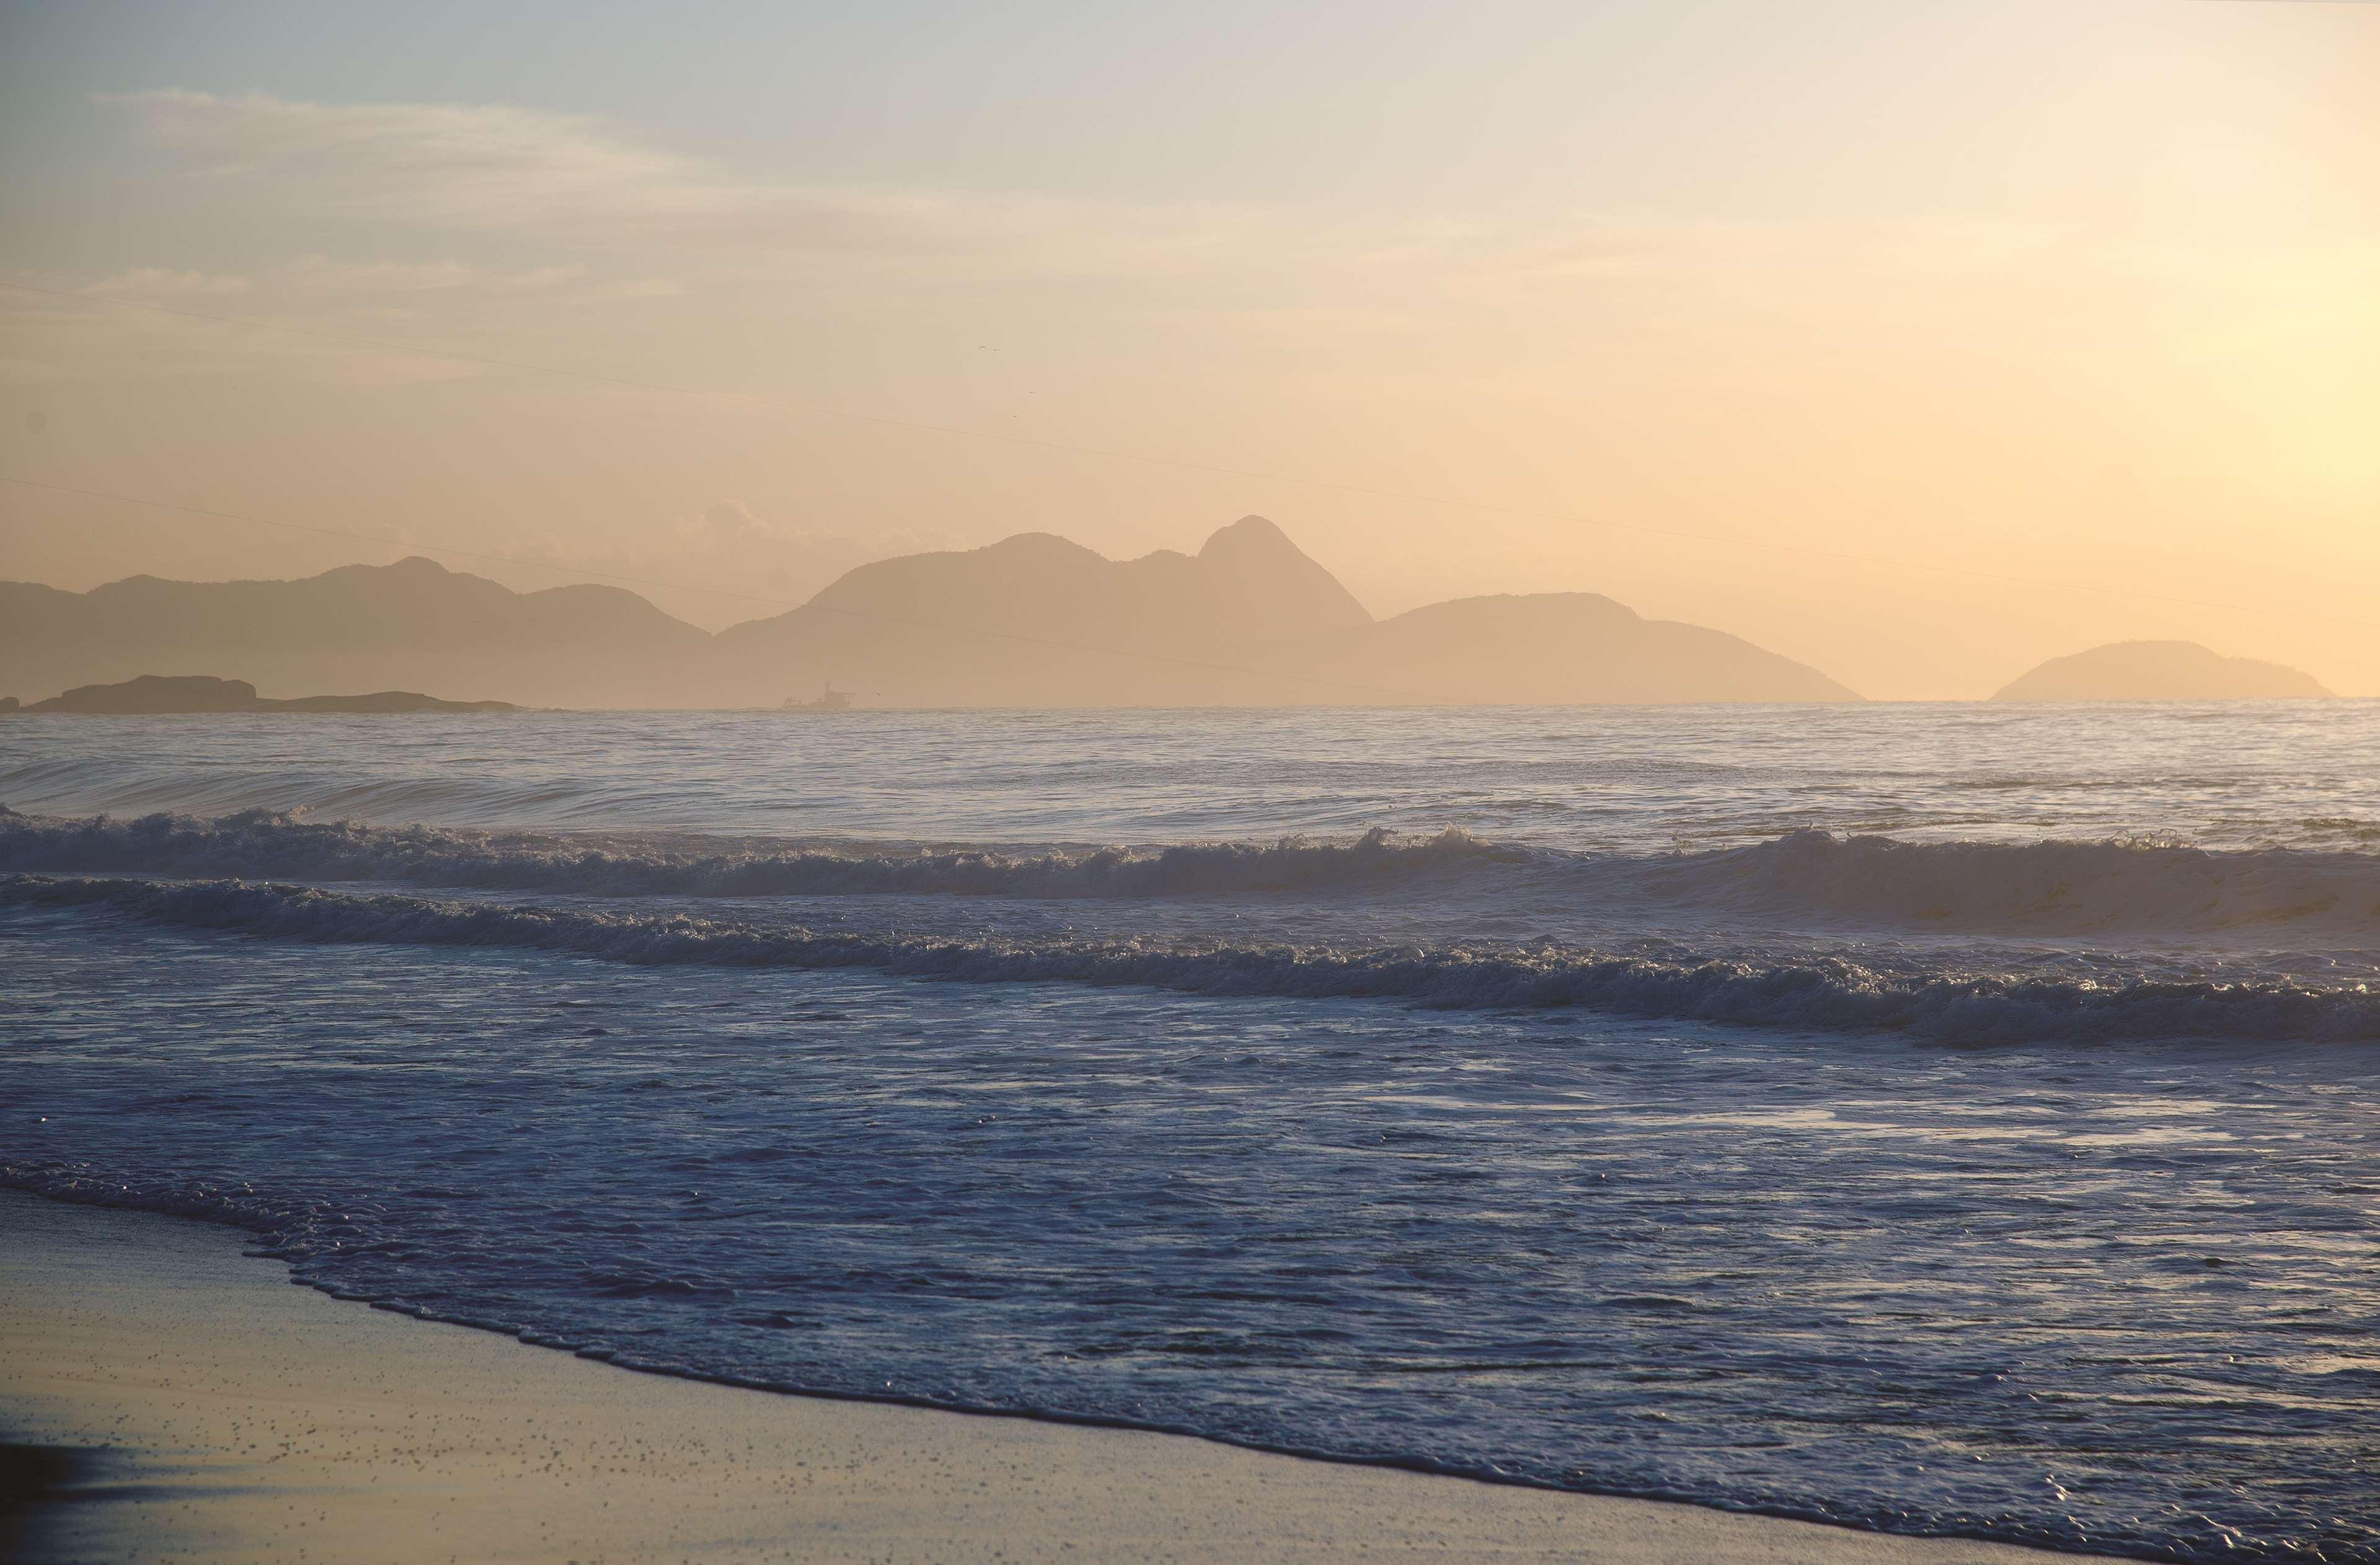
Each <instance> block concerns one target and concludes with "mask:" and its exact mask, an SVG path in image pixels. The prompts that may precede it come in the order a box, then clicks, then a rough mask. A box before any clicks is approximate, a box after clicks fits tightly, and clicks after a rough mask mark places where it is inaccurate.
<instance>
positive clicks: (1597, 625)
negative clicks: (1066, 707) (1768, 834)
mask: <svg viewBox="0 0 2380 1565" xmlns="http://www.w3.org/2000/svg"><path fill="white" fill-rule="evenodd" d="M1291 661H1292V662H1293V666H1294V667H1295V668H1296V669H1297V670H1298V671H1299V672H1301V673H1307V674H1310V675H1316V676H1320V677H1326V678H1331V679H1339V680H1344V681H1348V682H1350V683H1364V684H1369V685H1378V686H1384V687H1386V688H1388V689H1390V690H1394V691H1396V692H1399V693H1401V694H1402V695H1403V696H1404V697H1405V698H1407V699H1418V700H1425V701H1476V700H1479V699H1481V698H1482V697H1481V695H1480V694H1479V693H1480V692H1485V691H1494V692H1495V693H1496V694H1495V697H1494V699H1496V700H1497V701H1500V702H1507V703H1512V704H1515V705H1531V706H1567V705H1574V704H1584V703H1593V702H1660V701H1856V700H1858V699H1860V698H1859V697H1858V696H1857V695H1855V694H1854V693H1852V691H1851V690H1848V689H1846V688H1845V687H1844V686H1842V685H1838V684H1836V683H1835V682H1834V681H1833V680H1831V679H1829V678H1828V677H1827V676H1826V675H1825V674H1823V673H1819V672H1818V671H1817V670H1815V669H1814V668H1810V667H1808V666H1807V665H1805V664H1802V663H1797V662H1794V661H1792V660H1791V659H1789V658H1781V657H1779V656H1778V655H1777V654H1776V653H1774V652H1768V651H1764V650H1762V649H1760V648H1758V647H1755V646H1754V645H1753V644H1752V643H1751V642H1749V641H1745V640H1743V639H1741V638H1740V637H1733V636H1730V635H1728V634H1726V633H1725V632H1723V631H1717V630H1706V629H1704V628H1703V627H1702V626H1700V625H1681V624H1679V623H1677V622H1676V621H1673V620H1648V619H1645V618H1644V617H1643V616H1642V615H1640V614H1638V613H1636V612H1635V611H1634V610H1633V609H1631V608H1628V607H1627V606H1625V605H1624V604H1621V603H1616V602H1614V601H1611V600H1610V599H1609V598H1606V597H1603V596H1601V595H1599V594H1597V593H1592V592H1540V593H1533V594H1529V595H1526V596H1520V597H1515V596H1511V595H1504V596H1498V597H1488V598H1458V599H1455V600H1453V601H1450V602H1445V603H1433V604H1431V605H1429V606H1428V607H1427V608H1423V609H1415V610H1414V611H1413V612H1411V613H1404V614H1399V615H1398V616H1397V617H1396V618H1394V619H1391V620H1384V621H1381V622H1379V623H1378V624H1375V625H1368V626H1366V627H1364V628H1363V629H1361V630H1354V631H1342V632H1340V633H1338V634H1336V635H1333V636H1330V637H1322V638H1319V639H1318V640H1316V641H1313V642H1311V643H1308V644H1307V645H1305V647H1303V648H1300V649H1297V651H1296V652H1295V653H1293V654H1292V657H1291Z"/></svg>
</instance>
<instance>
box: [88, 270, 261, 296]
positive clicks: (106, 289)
mask: <svg viewBox="0 0 2380 1565" xmlns="http://www.w3.org/2000/svg"><path fill="white" fill-rule="evenodd" d="M248 286H249V284H248V279H247V278H245V277H217V276H212V275H210V274H209V273H204V272H175V271H170V270H168V269H166V268H164V267H162V266H135V267H131V268H128V269H127V270H126V271H122V272H118V273H115V274H114V275H113V276H108V277H103V278H101V279H100V280H99V281H97V282H96V283H88V284H85V285H83V289H82V291H83V292H84V293H87V294H89V295H91V297H94V298H134V299H176V298H179V299H187V298H209V297H222V296H225V295H227V294H244V293H246V292H248Z"/></svg>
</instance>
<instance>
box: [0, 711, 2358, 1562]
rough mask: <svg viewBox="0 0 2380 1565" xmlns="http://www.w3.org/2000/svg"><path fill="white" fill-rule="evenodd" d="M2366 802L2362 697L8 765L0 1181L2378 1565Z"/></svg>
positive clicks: (1595, 1457) (713, 1304)
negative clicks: (156, 815) (2259, 703)
mask: <svg viewBox="0 0 2380 1565" xmlns="http://www.w3.org/2000/svg"><path fill="white" fill-rule="evenodd" d="M2376 757H2380V707H2375V706H2374V705H2373V704H2370V703H2304V704H2277V705H2274V706H2269V707H2209V708H2204V709H2195V708H2187V707H2180V708H2161V709H2157V708H2135V709H2123V708H2112V709H2107V708H2103V709H2051V710H2034V711H2027V710H2018V711H2006V710H1995V709H1989V708H1984V709H1976V708H1954V707H1942V708H1883V709H1773V710H1762V709H1751V710H1715V709H1701V710H1585V711H1479V712H1445V711H1432V712H1427V713H1419V712H1416V713H1381V712H1362V713H1331V712H1321V713H1311V712H1305V713H1294V714H1286V713H1283V714H1273V713H1252V714H1251V713H1233V714H1140V713H1122V714H1118V713H1101V714H955V713H952V714H935V713H928V714H858V715H856V716H855V717H852V718H848V719H826V720H815V719H814V720H807V721H804V720H788V719H773V718H769V717H765V716H757V715H746V714H719V715H685V714H678V715H664V714H655V715H621V716H600V717H569V716H562V715H538V716H529V717H521V718H408V719H380V720H348V719H333V720H313V721H307V720H293V719H212V720H177V719H157V720H141V719H42V720H17V721H13V722H10V723H9V724H8V725H7V726H6V727H0V801H5V802H6V804H7V805H9V806H10V807H13V808H14V809H15V810H16V811H18V812H19V813H18V814H17V815H15V816H12V817H6V818H0V940H5V941H6V959H7V965H8V975H9V979H8V985H7V999H6V1002H5V1004H0V1049H5V1050H6V1056H5V1059H6V1068H5V1070H0V1163H5V1165H6V1177H7V1178H8V1179H10V1180H11V1181H12V1182H13V1183H18V1184H21V1185H24V1186H27V1187H30V1188H35V1189H42V1190H48V1191H52V1192H55V1193H61V1194H71V1195H78V1196H79V1197H82V1198H90V1199H103V1200H109V1201H120V1202H126V1203H130V1204H135V1205H141V1206H149V1207H160V1208H164V1209H168V1210H180V1211H195V1212H201V1213H205V1214H209V1215H213V1216H218V1217H223V1218H226V1219H230V1220H233V1221H237V1222H240V1223H243V1224H245V1225H247V1226H249V1227H250V1228H252V1229H254V1230H256V1231H260V1232H261V1233H263V1234H265V1235H267V1236H268V1243H269V1244H271V1245H272V1246H273V1248H274V1249H276V1250H277V1251H278V1252H279V1253H280V1254H283V1255H285V1256H287V1257H288V1258H289V1259H290V1260H291V1261H292V1263H293V1264H294V1265H295V1266H296V1267H297V1269H298V1272H299V1274H300V1275H301V1276H303V1277H304V1278H306V1279H307V1280H310V1281H313V1282H316V1283H318V1284H319V1285H322V1286H323V1287H326V1288H329V1289H331V1290H333V1291H334V1292H341V1293H344V1294H349V1295H353V1296H357V1297H362V1298H370V1299H375V1300H380V1301H383V1302H386V1303H389V1304H393V1305H395V1306H397V1307H401V1308H404V1309H407V1310H411V1311H414V1312H416V1313H420V1314H424V1315H431V1316H442V1317H446V1318H454V1319H461V1320H468V1321H473V1322H477V1323H480V1324H485V1325H492V1326H497V1327H501V1328H505V1329H509V1330H514V1331H517V1332H519V1333H521V1334H523V1335H524V1336H527V1337H528V1338H529V1339H530V1340H532V1341H541V1342H548V1343H552V1344H553V1345H556V1346H558V1347H565V1348H570V1349H575V1350H577V1351H579V1352H583V1353H591V1354H599V1355H603V1356H609V1357H613V1358H617V1359H619V1360H622V1361H625V1362H630V1363H636V1364H640V1365H648V1366H654V1367H666V1368H674V1369H679V1370H683V1371H686V1372H691V1373H698V1374H706V1375H714V1376H722V1377H732V1378H736V1379H742V1380H747V1381H751V1382H754V1383H759V1384H763V1385H771V1386H780V1387H787V1388H799V1389H821V1390H832V1391H838V1392H846V1393H854V1394H871V1395H887V1396H898V1397H904V1398H914V1399H918V1400H923V1401H936V1402H942V1403H948V1404H951V1405H957V1406H966V1407H1000V1408H1009V1409H1025V1410H1034V1411H1040V1412H1045V1413H1057V1414H1065V1415H1075V1416H1086V1417H1099V1418H1115V1419H1123V1420H1127V1421H1131V1422H1135V1423H1143V1424H1148V1425H1159V1426H1163V1427H1170V1428H1180V1429H1185V1430H1191V1431H1195V1432H1199V1433H1204V1434H1208V1435H1213V1436H1217V1437H1220V1438H1231V1439H1235V1440H1241V1441H1245V1442H1249V1443H1254V1444H1258V1445H1264V1446H1271V1447H1280V1448H1284V1449H1291V1450H1307V1451H1315V1452H1320V1453H1327V1454H1338V1455H1345V1456H1351V1457H1365V1458H1373V1459H1387V1460H1393V1461H1400V1462H1410V1463H1415V1464H1418V1465H1427V1466H1436V1467H1443V1468H1448V1469H1452V1470H1457V1471H1463V1472H1473V1473H1480V1474H1493V1475H1500V1476H1503V1477H1506V1478H1511V1479H1514V1480H1518V1481H1525V1482H1532V1483H1540V1484H1550V1485H1557V1486H1571V1487H1581V1488H1588V1489H1600V1490H1617V1491H1624V1492H1632V1493H1643V1494H1655V1495H1664V1496H1671V1497H1677V1498H1691V1499H1697V1500H1702V1501H1705V1502H1707V1503H1714V1504H1721V1505H1732V1506H1745V1507H1756V1508H1761V1509H1767V1510H1782V1511H1788V1512H1791V1513H1796V1514H1803V1515H1809V1516H1815V1517H1821V1518H1827V1519H1832V1520H1838V1521H1842V1522H1847V1523H1853V1524H1859V1525H1868V1526H1880V1527H1887V1528H1891V1529H1895V1530H1901V1531H1915V1532H1932V1533H1954V1534H1974V1535H1992V1536H2001V1537H2010V1538H2019V1539H2024V1540H2028V1541H2034V1542H2045V1543H2050V1544H2055V1545H2064V1546H2069V1547H2086V1546H2087V1547H2099V1548H2109V1549H2117V1550H2122V1551H2129V1552H2134V1553H2139V1554H2143V1555H2145V1556H2148V1557H2155V1558H2172V1559H2216V1558H2222V1559H2328V1560H2347V1559H2365V1560H2370V1559H2380V1531H2375V1526H2374V1518H2375V1517H2380V767H2375V766H2374V758H2376ZM163 811H172V812H179V813H178V816H177V817H176V818H174V819H135V818H136V817H139V816H140V815H143V814H150V813H152V812H163ZM100 812H109V813H110V814H111V815H112V816H113V817H114V819H108V820H104V821H101V820H93V819H88V818H89V817H91V816H93V815H96V814H98V813H100ZM291 812H297V813H291ZM75 818H81V819H75ZM1449 827H1453V828H1458V829H1459V830H1458V831H1453V832H1447V831H1445V830H1444V829H1446V828H1449ZM1374 828H1381V829H1385V833H1384V834H1383V833H1376V834H1374V835H1372V836H1369V837H1366V836H1364V835H1363V833H1365V832H1366V831H1370V830H1371V829H1374ZM1284 838H1293V839H1297V838H1302V839H1303V840H1293V841H1287V842H1284V841H1283V839H1284Z"/></svg>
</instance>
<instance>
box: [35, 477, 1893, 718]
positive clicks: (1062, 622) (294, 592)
mask: <svg viewBox="0 0 2380 1565" xmlns="http://www.w3.org/2000/svg"><path fill="white" fill-rule="evenodd" d="M150 673H162V674H180V673H223V674H234V675H237V677H239V678H241V679H245V680H248V681H250V682H252V683H253V684H254V685H257V686H258V687H259V688H260V689H261V690H266V691H276V692H277V691H304V690H321V689H388V688H401V689H407V690H437V691H440V692H442V693H443V694H445V695H449V696H452V697H457V698H501V699H504V700H508V701H516V702H521V703H524V704H530V705H539V706H558V707H661V706H685V707H738V706H774V705H776V704H778V703H779V702H780V701H782V700H783V699H784V698H786V697H788V696H807V695H810V694H812V693H815V692H816V691H817V690H819V689H820V687H821V686H824V685H836V686H839V687H841V688H843V689H846V690H850V691H852V692H854V693H856V696H857V698H858V700H859V701H860V703H861V704H863V705H868V706H894V707H922V706H1218V705H1268V706H1271V705H1376V704H1403V703H1412V702H1425V703H1428V702H1463V703H1482V704H1512V703H1545V704H1571V703H1590V702H1658V701H1848V700H1857V699H1859V698H1858V697H1857V696H1856V695H1855V694H1853V693H1852V691H1850V690H1848V689H1846V688H1844V687H1843V686H1842V685H1839V684H1837V683H1836V682H1835V681H1833V680H1831V679H1829V678H1828V677H1827V676H1826V675H1825V674H1822V673H1818V672H1817V671H1816V670H1815V669H1812V668H1809V667H1807V666H1806V665H1803V664H1802V663H1797V662H1794V661H1791V660H1790V659H1787V658H1783V657H1779V656H1778V655H1777V654H1775V653H1772V652H1767V651H1764V650H1763V649H1760V648H1758V647H1755V646H1754V645H1752V644H1751V643H1750V642H1747V641H1744V640H1742V639H1740V638H1739V637H1733V636H1729V635H1727V634H1725V633H1723V632H1720V631H1716V630H1707V629H1704V628H1702V627H1700V626H1695V625H1682V624H1678V623H1675V622H1671V621H1665V620H1647V619H1645V618H1643V617H1642V616H1640V615H1638V614H1637V613H1634V612H1633V610H1630V609H1628V608H1626V607H1624V606H1623V605H1621V604H1620V603H1617V602H1614V601H1612V600H1610V599H1609V598H1604V597H1600V596H1597V595H1596V594H1592V593H1574V592H1572V593H1536V594H1527V595H1519V596H1498V597H1483V598H1464V599H1456V600H1453V601H1449V602H1444V603H1437V604H1432V605H1430V606H1429V607H1427V608H1422V609H1416V610H1414V611H1413V612H1411V613H1404V614H1400V615H1397V616H1395V617H1394V618H1391V619H1387V620H1376V619H1375V618H1373V616H1372V615H1371V614H1370V613H1367V612H1366V610H1365V608H1364V606H1363V605H1362V604H1361V603H1359V602H1357V601H1355V599H1354V595H1353V594H1351V593H1349V592H1348V590H1347V589H1346V588H1344V587H1343V586H1342V585H1341V584H1340V582H1339V581H1338V579H1337V578H1336V577H1335V576H1332V575H1331V574H1330V572H1329V571H1327V570H1325V569H1324V568H1323V567H1322V566H1321V565H1319V564H1317V563H1316V562H1315V561H1314V560H1313V559H1311V558H1310V557H1308V556H1307V555H1306V554H1305V552H1302V551H1301V550H1299V549H1298V547H1297V546H1296V545H1295V544H1294V543H1293V542H1291V540H1289V538H1288V537H1287V536H1286V535H1285V534H1284V533H1282V532H1281V529H1280V528H1277V527H1275V526H1274V525H1273V524H1272V523H1270V522H1269V521H1266V520H1265V519H1263V518H1262V517H1258V516H1248V517H1244V518H1242V519H1241V520H1240V521H1237V522H1234V523H1233V524H1232V525H1231V526H1230V527H1227V528H1222V529H1220V531H1218V532H1216V533H1215V534H1214V536H1212V537H1211V538H1209V539H1208V540H1207V542H1206V544H1205V546H1204V547H1202V548H1201V549H1200V550H1199V551H1198V552H1196V554H1183V553H1179V552H1174V551H1172V550H1160V551H1158V552H1155V553H1152V554H1147V555H1144V556H1142V557H1141V558H1139V559H1136V560H1126V561H1115V560H1110V559H1107V558H1106V557H1104V556H1102V555H1100V554H1099V553H1097V552H1093V551H1091V550H1089V549H1086V548H1084V547H1083V546H1082V545H1080V544H1077V543H1073V542H1069V541H1068V540H1065V539H1062V538H1059V537H1056V536H1055V535H1053V534H1050V533H1022V534H1019V535H1017V536H1015V537H1013V538H1008V539H1004V540H1001V541H1000V542H998V543H993V544H990V545H988V546H986V547H984V548H981V549H974V550H965V551H949V552H935V553H926V554H912V555H905V556H903V557H901V558H898V559H891V560H881V561H878V562H875V563H874V564H866V565H862V566H859V567H858V568H857V569H855V570H852V571H850V572H847V573H846V574H845V575H844V576H841V577H840V578H838V579H837V580H836V581H834V582H833V583H832V584H830V585H829V586H828V587H827V588H824V589H823V590H821V591H820V592H819V593H818V594H817V595H816V596H815V597H813V598H812V599H811V600H810V601H808V602H807V603H805V604H803V605H802V606H801V607H799V608H796V609H794V610H792V611H790V612H788V613H783V614H779V615H776V616H774V617H772V618H769V619H761V620H754V621H750V622H747V623H746V624H743V625H733V626H730V627H729V628H727V629H725V630H722V631H721V632H719V633H717V634H716V635H712V634H710V633H707V632H705V631H703V630H700V629H698V628H697V627H696V626H693V625H687V624H686V623H684V622H682V621H680V620H676V619H674V618H672V617H670V616H669V615H667V614H665V613H662V611H661V610H659V609H657V608H655V607H653V605H652V604H650V603H649V602H647V601H645V600H644V599H642V598H640V597H638V596H637V594H635V593H633V592H629V591H626V590H625V589H623V588H616V587H597V586H574V587H561V588H550V589H548V590H544V591H538V592H515V591H513V590H512V589H511V588H506V587H504V586H502V585H500V584H498V583H496V582H492V581H489V580H487V579H485V578H484V577H480V576H470V575H467V574H463V573H459V572H455V571H450V570H447V569H446V568H445V567H443V566H442V565H440V564H436V563H435V562H433V561H431V560H427V559H422V558H419V557H416V558H411V559H406V560H400V561H398V562H397V563H396V564H392V565H381V566H373V565H347V566H343V567H341V568H339V569H337V570H333V571H326V572H324V573H323V574H322V575H321V576H310V577H307V578H305V579H302V580H297V581H232V582H179V581H165V580H161V579H159V578H157V577H154V576H133V577H129V578H128V579H126V580H123V581H116V582H110V583H108V584H107V585H105V586H103V587H99V588H93V589H91V591H89V592H81V593H77V592H67V591H62V590H60V589H58V588H50V587H42V586H38V585H34V584H31V583H25V582H6V583H0V691H8V690H13V691H14V692H16V693H18V694H19V695H22V696H25V697H28V698H31V697H35V696H39V695H42V694H44V693H47V692H50V691H55V690H58V689H60V688H63V687H65V686H67V685H85V684H95V683H100V682H106V681H120V680H125V679H129V678H132V677H134V676H136V675H140V674H150Z"/></svg>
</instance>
